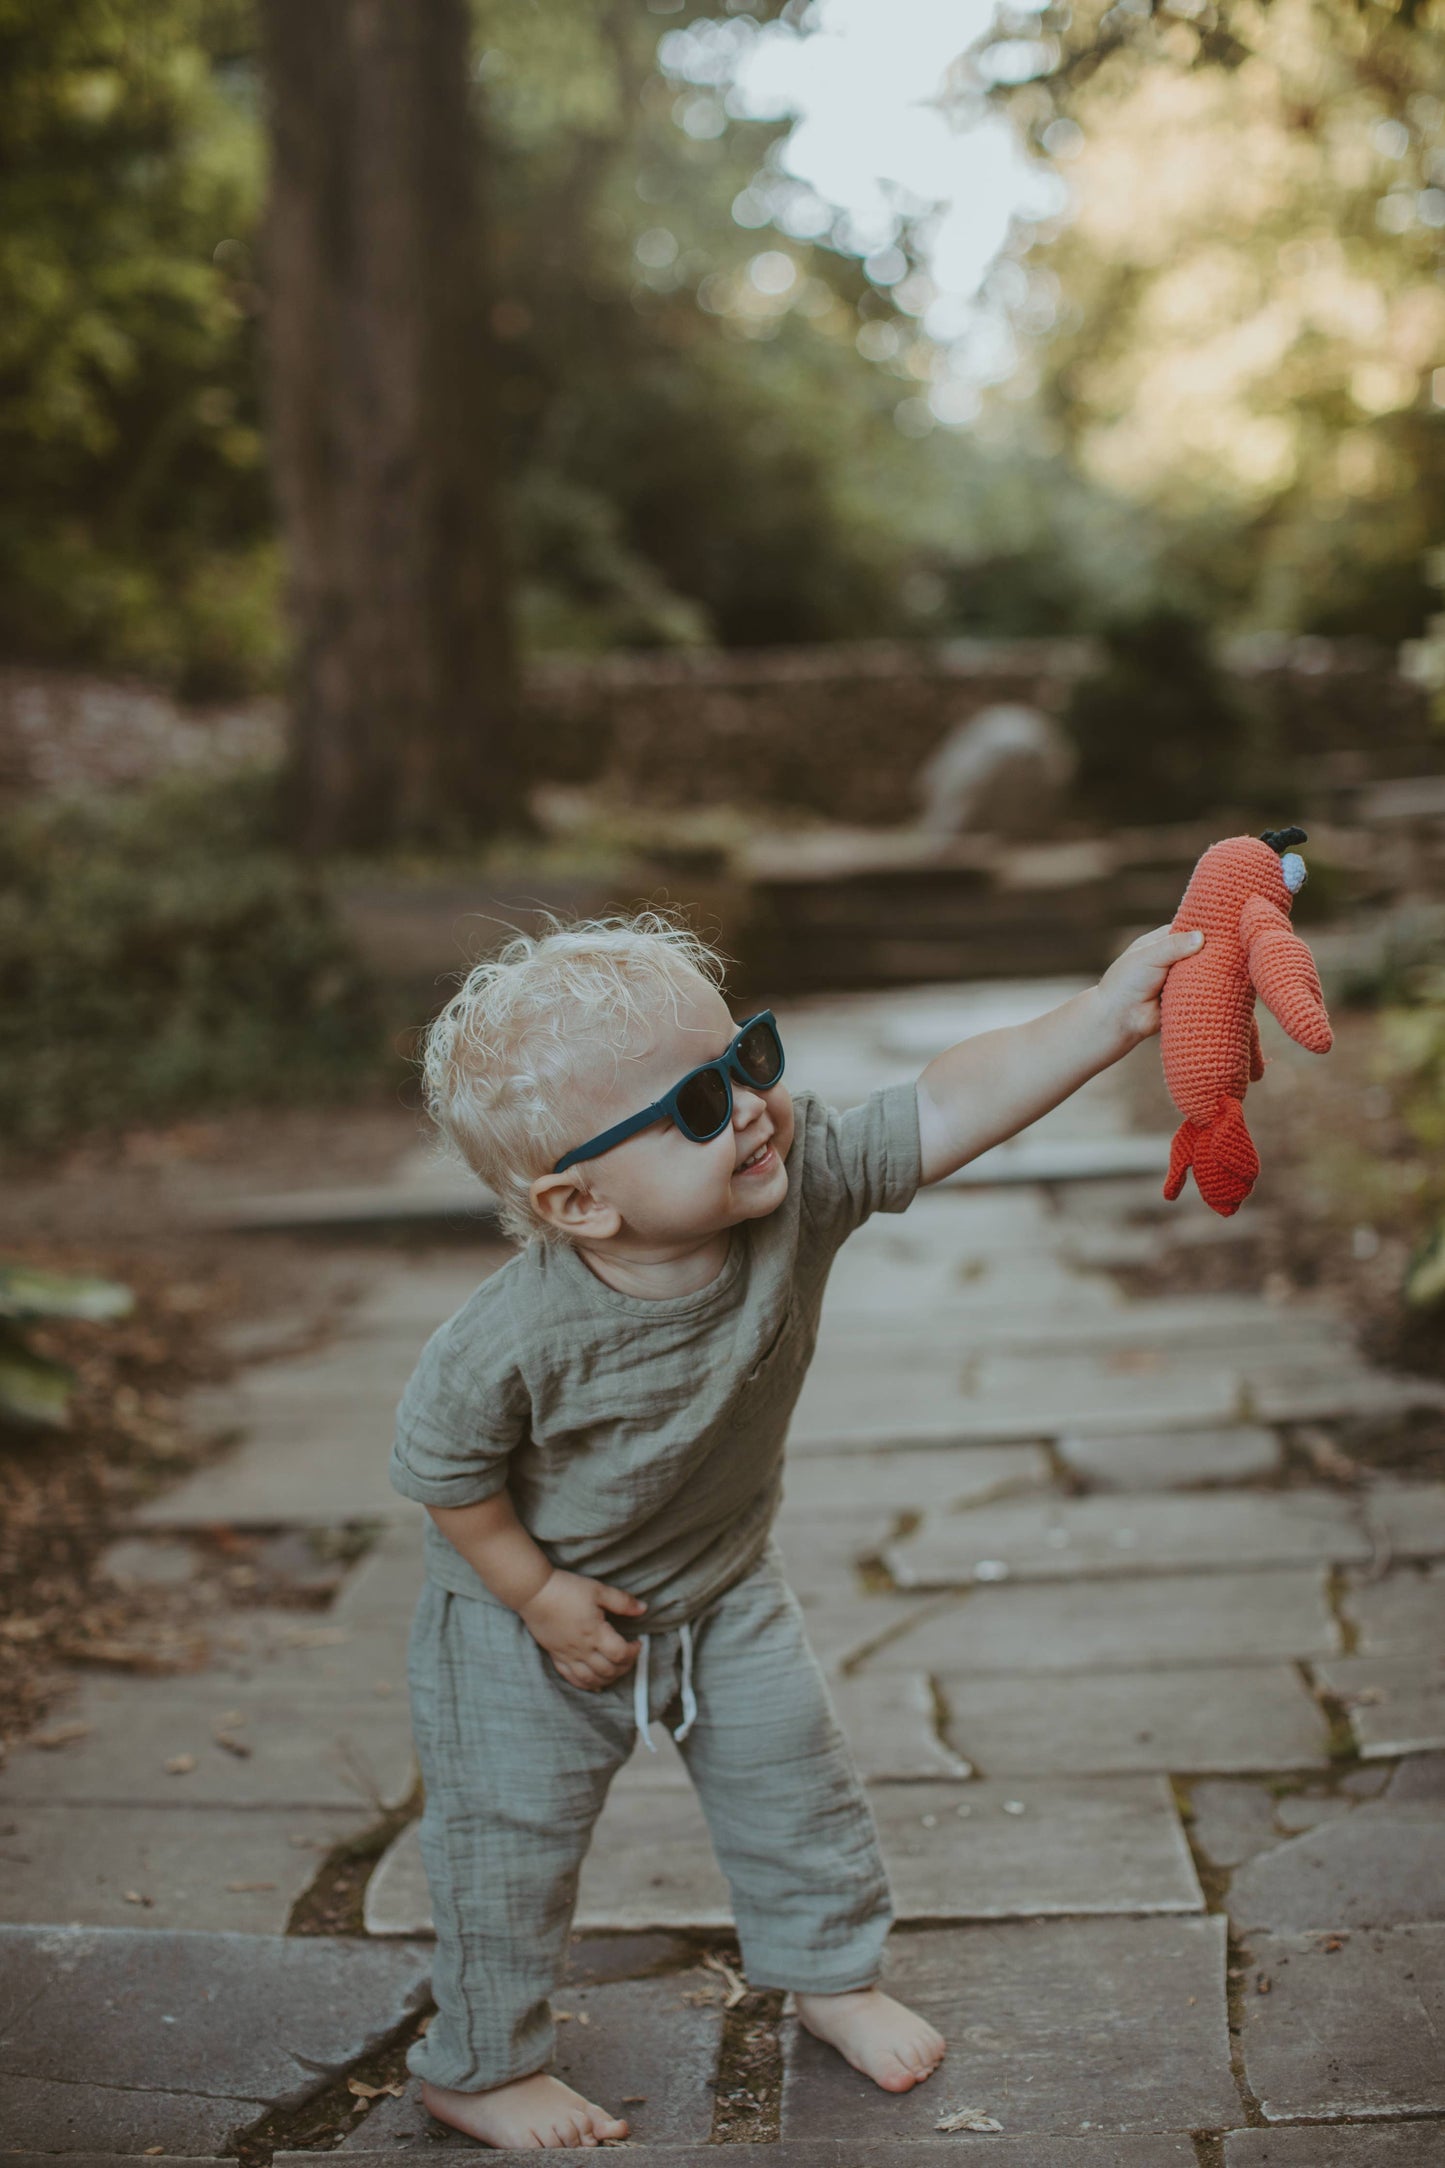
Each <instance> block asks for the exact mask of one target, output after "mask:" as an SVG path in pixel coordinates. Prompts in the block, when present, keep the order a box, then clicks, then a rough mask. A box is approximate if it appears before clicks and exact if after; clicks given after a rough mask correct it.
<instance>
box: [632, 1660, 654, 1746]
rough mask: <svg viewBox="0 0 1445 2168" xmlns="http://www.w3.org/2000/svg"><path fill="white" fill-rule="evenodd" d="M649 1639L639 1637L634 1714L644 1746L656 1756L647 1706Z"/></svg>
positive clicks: (633, 1690)
mask: <svg viewBox="0 0 1445 2168" xmlns="http://www.w3.org/2000/svg"><path fill="white" fill-rule="evenodd" d="M649 1638H650V1637H649V1636H648V1635H647V1634H639V1635H638V1637H637V1639H638V1642H639V1643H640V1648H639V1651H638V1657H637V1662H636V1664H635V1665H634V1667H633V1672H632V1714H633V1716H634V1718H635V1719H636V1723H637V1729H638V1732H639V1733H640V1734H641V1738H642V1743H643V1745H644V1746H645V1747H646V1748H647V1751H648V1753H649V1754H655V1753H656V1752H657V1747H656V1745H655V1744H654V1742H653V1737H652V1718H651V1714H650V1712H649V1710H648V1706H647V1645H648V1640H649Z"/></svg>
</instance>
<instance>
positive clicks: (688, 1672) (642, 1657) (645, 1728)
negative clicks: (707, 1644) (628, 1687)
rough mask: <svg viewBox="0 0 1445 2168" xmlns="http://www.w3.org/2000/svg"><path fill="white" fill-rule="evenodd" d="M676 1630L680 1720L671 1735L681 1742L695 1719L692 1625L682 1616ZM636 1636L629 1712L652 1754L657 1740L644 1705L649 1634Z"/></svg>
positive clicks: (645, 1700) (646, 1705) (650, 1715)
mask: <svg viewBox="0 0 1445 2168" xmlns="http://www.w3.org/2000/svg"><path fill="white" fill-rule="evenodd" d="M678 1631H679V1634H680V1637H681V1641H682V1722H681V1723H680V1724H679V1725H678V1727H677V1730H676V1731H675V1732H674V1733H673V1735H672V1736H673V1738H674V1739H676V1740H677V1742H678V1744H679V1745H681V1743H682V1741H683V1740H684V1739H685V1738H686V1737H687V1735H688V1733H689V1732H690V1731H691V1730H692V1727H693V1725H694V1724H695V1723H696V1722H697V1695H696V1694H695V1693H694V1692H693V1685H692V1628H691V1626H690V1625H689V1624H688V1623H687V1621H686V1619H684V1620H683V1622H682V1625H681V1626H680V1627H679V1629H678ZM637 1638H638V1640H639V1641H640V1642H641V1644H642V1647H641V1650H640V1653H639V1655H638V1658H637V1664H636V1667H635V1669H634V1671H633V1674H632V1714H633V1717H634V1719H635V1720H636V1724H637V1729H638V1732H639V1734H640V1736H641V1738H642V1741H643V1743H644V1745H645V1746H646V1748H647V1751H648V1753H649V1754H655V1753H656V1752H657V1743H656V1741H655V1740H654V1739H653V1736H652V1712H651V1709H650V1707H649V1705H648V1690H647V1668H648V1654H649V1650H648V1643H649V1642H650V1640H651V1638H652V1636H651V1635H650V1634H639V1635H638V1637H637Z"/></svg>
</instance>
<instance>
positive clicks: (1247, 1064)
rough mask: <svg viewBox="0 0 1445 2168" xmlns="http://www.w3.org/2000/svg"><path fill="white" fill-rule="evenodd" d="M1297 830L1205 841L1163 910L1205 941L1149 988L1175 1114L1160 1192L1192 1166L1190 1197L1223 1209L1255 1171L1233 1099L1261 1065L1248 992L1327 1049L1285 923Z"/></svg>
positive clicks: (1299, 884) (1238, 1200)
mask: <svg viewBox="0 0 1445 2168" xmlns="http://www.w3.org/2000/svg"><path fill="white" fill-rule="evenodd" d="M1307 841H1308V838H1307V836H1306V835H1305V831H1304V830H1303V828H1279V829H1270V830H1269V831H1268V832H1267V833H1266V834H1265V835H1263V836H1230V837H1229V838H1228V840H1227V841H1226V842H1224V843H1214V844H1211V846H1210V848H1209V849H1208V850H1207V851H1206V852H1205V853H1204V856H1203V857H1202V858H1201V859H1200V861H1199V863H1198V865H1197V866H1196V867H1195V869H1194V872H1193V875H1192V876H1191V878H1190V882H1189V886H1188V887H1187V888H1186V889H1185V891H1184V901H1183V902H1182V903H1181V904H1180V906H1179V909H1178V911H1177V912H1176V913H1175V915H1174V926H1173V930H1174V932H1175V933H1182V932H1186V931H1192V930H1193V929H1194V928H1196V927H1198V928H1200V929H1201V930H1202V931H1203V934H1204V946H1203V948H1202V949H1200V950H1199V952H1198V954H1197V955H1194V956H1186V957H1184V958H1183V959H1182V960H1181V961H1180V962H1179V963H1177V964H1174V965H1172V966H1171V967H1170V971H1169V976H1168V977H1167V978H1166V979H1165V981H1164V991H1163V994H1162V996H1161V997H1160V1004H1159V1009H1160V1025H1159V1043H1160V1052H1161V1054H1162V1055H1163V1059H1164V1081H1165V1083H1166V1084H1167V1085H1168V1087H1169V1096H1170V1098H1171V1099H1172V1100H1173V1101H1174V1104H1175V1106H1176V1107H1178V1109H1179V1111H1180V1113H1181V1114H1182V1115H1183V1116H1184V1119H1183V1121H1182V1122H1181V1123H1180V1125H1179V1128H1178V1130H1177V1131H1176V1132H1175V1136H1174V1142H1173V1144H1172V1146H1171V1147H1170V1152H1169V1177H1168V1180H1167V1181H1166V1182H1165V1184H1164V1194H1165V1196H1166V1197H1168V1198H1169V1199H1171V1201H1172V1200H1173V1199H1174V1198H1175V1197H1177V1196H1178V1195H1179V1192H1180V1191H1181V1190H1182V1189H1183V1187H1184V1177H1185V1175H1186V1174H1187V1173H1188V1171H1189V1169H1190V1168H1191V1167H1192V1168H1193V1169H1194V1179H1195V1181H1196V1182H1197V1183H1198V1185H1199V1194H1200V1196H1201V1197H1202V1198H1203V1199H1204V1201H1205V1203H1206V1204H1207V1205H1212V1206H1213V1208H1214V1210H1215V1211H1216V1212H1218V1213H1220V1214H1222V1215H1223V1217H1225V1218H1226V1219H1227V1218H1228V1217H1229V1216H1230V1215H1231V1214H1232V1213H1234V1212H1237V1211H1238V1210H1239V1208H1240V1206H1241V1205H1242V1204H1243V1202H1244V1200H1245V1198H1246V1197H1247V1196H1248V1195H1249V1193H1250V1191H1251V1190H1252V1189H1253V1188H1254V1185H1255V1181H1256V1179H1257V1177H1258V1174H1259V1154H1258V1153H1257V1152H1256V1150H1255V1148H1254V1140H1253V1138H1252V1137H1251V1136H1250V1134H1249V1131H1248V1129H1247V1128H1246V1127H1245V1122H1244V1106H1243V1100H1244V1095H1245V1092H1246V1091H1247V1090H1248V1089H1249V1086H1250V1085H1251V1084H1252V1083H1255V1082H1257V1081H1258V1079H1259V1078H1260V1077H1261V1076H1262V1075H1263V1074H1264V1055H1263V1054H1262V1052H1261V1051H1260V1044H1259V1025H1258V1024H1257V1023H1256V1021H1255V1015H1254V1000H1255V995H1256V994H1258V995H1259V997H1260V998H1261V1000H1262V1001H1263V1002H1264V1005H1265V1007H1266V1008H1267V1009H1269V1010H1270V1011H1271V1013H1272V1014H1273V1015H1274V1016H1276V1017H1277V1018H1278V1019H1279V1021H1280V1023H1281V1024H1283V1026H1284V1028H1285V1030H1286V1031H1287V1032H1288V1033H1289V1035H1290V1037H1291V1038H1292V1039H1294V1040H1296V1041H1297V1042H1298V1044H1299V1045H1300V1046H1303V1047H1306V1048H1307V1049H1308V1050H1309V1052H1310V1053H1311V1054H1327V1053H1328V1052H1329V1050H1330V1045H1331V1042H1332V1040H1333V1037H1334V1034H1333V1033H1332V1032H1331V1030H1330V1020H1329V1018H1328V1016H1327V1015H1326V1014H1325V1004H1324V998H1323V996H1322V995H1321V993H1320V982H1319V975H1318V973H1317V972H1316V970H1315V961H1314V958H1313V956H1311V954H1310V952H1309V950H1308V949H1307V948H1306V947H1305V944H1304V942H1303V941H1301V939H1300V937H1299V935H1298V934H1297V933H1295V932H1294V930H1293V929H1292V927H1291V926H1290V922H1289V914H1290V904H1291V901H1292V899H1293V898H1294V897H1295V896H1296V895H1298V893H1299V891H1300V889H1302V888H1303V886H1304V883H1305V863H1304V860H1303V859H1302V858H1301V857H1300V856H1299V854H1298V852H1297V851H1295V850H1294V848H1293V845H1295V844H1296V843H1304V842H1307Z"/></svg>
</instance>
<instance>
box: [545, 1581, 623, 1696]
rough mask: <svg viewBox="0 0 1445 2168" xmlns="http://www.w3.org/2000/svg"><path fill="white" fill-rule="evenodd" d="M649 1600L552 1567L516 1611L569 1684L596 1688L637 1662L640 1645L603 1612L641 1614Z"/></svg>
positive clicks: (618, 1677) (593, 1690)
mask: <svg viewBox="0 0 1445 2168" xmlns="http://www.w3.org/2000/svg"><path fill="white" fill-rule="evenodd" d="M646 1609H647V1605H646V1604H645V1603H644V1602H643V1601H642V1599H641V1597H640V1596H629V1595H628V1594H627V1592H626V1590H625V1589H621V1588H609V1587H608V1585H607V1583H606V1582H605V1581H594V1580H592V1579H591V1578H590V1577H589V1576H588V1575H587V1574H585V1573H563V1572H561V1571H559V1570H558V1569H557V1568H555V1567H554V1568H553V1570H552V1572H551V1573H550V1574H549V1575H548V1577H547V1579H546V1580H545V1581H544V1582H543V1583H542V1586H541V1587H540V1588H539V1589H538V1591H537V1593H536V1595H535V1596H533V1597H532V1598H531V1600H530V1601H529V1602H527V1603H524V1604H523V1605H521V1607H520V1609H519V1611H518V1616H519V1618H520V1619H521V1621H522V1623H523V1625H524V1626H525V1627H526V1629H527V1631H528V1633H529V1634H530V1635H531V1636H532V1639H533V1640H534V1641H536V1642H538V1643H539V1644H540V1646H541V1647H542V1648H544V1649H545V1650H546V1651H547V1654H548V1655H549V1656H550V1657H551V1659H552V1661H553V1663H554V1664H555V1665H556V1667H557V1669H558V1671H559V1672H560V1673H561V1675H562V1677H563V1678H564V1679H565V1680H566V1681H567V1684H568V1685H569V1686H580V1687H581V1688H582V1690H583V1692H584V1693H595V1692H596V1691H597V1689H598V1687H599V1686H610V1685H611V1684H612V1682H613V1680H614V1679H620V1678H621V1676H622V1674H623V1672H624V1671H627V1670H630V1668H631V1667H632V1665H633V1664H635V1663H636V1661H637V1648H638V1644H637V1643H636V1642H635V1641H625V1640H624V1639H623V1637H622V1635H621V1634H620V1633H619V1632H618V1631H617V1628H616V1627H615V1626H614V1625H612V1623H611V1621H610V1620H609V1618H608V1616H607V1614H608V1612H609V1611H612V1612H616V1613H617V1614H618V1615H619V1616H620V1617H622V1618H640V1617H641V1616H642V1614H643V1612H644V1611H645V1610H646Z"/></svg>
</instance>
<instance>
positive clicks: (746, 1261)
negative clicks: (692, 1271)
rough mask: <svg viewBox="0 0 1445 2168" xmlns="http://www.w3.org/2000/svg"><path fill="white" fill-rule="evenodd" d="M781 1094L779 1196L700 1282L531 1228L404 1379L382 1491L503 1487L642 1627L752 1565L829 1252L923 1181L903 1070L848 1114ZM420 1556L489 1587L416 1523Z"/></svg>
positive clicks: (468, 1588) (685, 1609)
mask: <svg viewBox="0 0 1445 2168" xmlns="http://www.w3.org/2000/svg"><path fill="white" fill-rule="evenodd" d="M793 1111H794V1118H795V1124H796V1127H795V1131H794V1136H793V1143H792V1147H791V1149H790V1150H789V1153H788V1158H787V1169H788V1194H787V1196H786V1197H785V1199H784V1200H783V1202H782V1203H781V1204H780V1205H779V1206H778V1208H777V1210H776V1211H774V1212H771V1213H769V1214H768V1215H767V1217H766V1218H763V1219H757V1220H748V1221H744V1222H743V1223H742V1224H741V1225H740V1226H737V1227H735V1228H734V1229H733V1232H732V1241H731V1245H730V1247H729V1251H728V1256H727V1261H726V1263H725V1264H724V1265H723V1268H722V1270H721V1272H720V1273H719V1274H718V1275H717V1277H716V1279H714V1280H713V1281H711V1282H710V1283H709V1285H708V1286H706V1287H704V1288H701V1289H699V1290H698V1291H697V1292H696V1293H695V1294H691V1295H677V1296H671V1297H667V1298H664V1299H662V1300H651V1299H649V1298H647V1297H646V1296H639V1295H624V1294H619V1293H618V1292H617V1291H616V1289H614V1288H611V1287H608V1286H606V1285H605V1283H604V1282H603V1281H601V1280H599V1279H598V1278H597V1276H596V1274H595V1273H593V1272H591V1271H589V1269H588V1267H587V1266H586V1265H585V1264H584V1263H583V1261H582V1259H581V1258H580V1257H579V1256H578V1255H577V1253H576V1251H575V1250H572V1249H570V1248H567V1247H565V1246H563V1245H561V1244H552V1243H540V1242H538V1243H532V1244H531V1245H529V1247H528V1248H526V1249H524V1250H521V1251H519V1253H518V1254H517V1256H515V1257H513V1258H511V1259H510V1260H509V1261H508V1263H507V1264H505V1265H503V1266H502V1268H501V1270H500V1271H499V1272H496V1273H494V1274H493V1276H492V1277H491V1278H490V1279H489V1280H484V1281H483V1282H482V1284H481V1286H480V1287H478V1289H477V1291H476V1293H475V1294H474V1295H472V1296H471V1298H470V1299H469V1300H468V1301H467V1302H466V1303H464V1304H463V1306H462V1308H461V1309H460V1310H458V1311H457V1313H456V1315H455V1316H454V1317H451V1318H449V1319H448V1320H447V1322H446V1324H444V1325H443V1326H441V1327H440V1328H439V1330H438V1331H436V1332H435V1333H433V1335H432V1337H431V1339H430V1340H429V1341H428V1342H427V1344H426V1346H425V1348H424V1349H423V1350H422V1354H421V1359H420V1361H419V1362H418V1363H417V1366H416V1369H415V1371H414V1372H413V1373H412V1376H411V1379H410V1382H409V1383H408V1385H407V1387H406V1390H405V1392H404V1393H403V1395H402V1399H401V1405H400V1407H399V1409H398V1411H397V1428H396V1442H395V1444H394V1446H393V1448H392V1454H391V1470H390V1472H391V1481H392V1484H393V1486H394V1488H395V1489H397V1490H399V1491H400V1492H401V1493H402V1494H403V1496H405V1497H407V1498H417V1499H420V1501H421V1502H422V1504H423V1505H433V1506H466V1505H474V1504H476V1503H477V1502H478V1501H479V1500H480V1499H483V1498H490V1497H493V1496H494V1495H495V1494H496V1492H498V1491H500V1490H501V1489H503V1488H504V1487H505V1488H507V1489H508V1490H509V1491H510V1492H511V1495H512V1500H513V1503H514V1504H515V1506H516V1509H517V1513H518V1516H519V1518H520V1519H521V1521H522V1524H523V1526H524V1527H525V1528H526V1529H527V1530H528V1531H529V1533H530V1534H531V1535H532V1536H533V1538H534V1539H535V1540H536V1542H537V1543H539V1544H540V1545H541V1547H542V1549H543V1550H544V1551H545V1552H546V1554H547V1556H548V1557H549V1558H550V1559H551V1561H552V1563H553V1564H554V1565H555V1566H559V1567H562V1568H564V1569H565V1570H567V1571H569V1572H572V1573H586V1574H592V1575H595V1576H596V1578H597V1579H598V1580H601V1581H608V1582H611V1583H612V1584H613V1585H615V1586H617V1587H620V1588H624V1589H627V1590H628V1591H629V1592H630V1593H631V1594H633V1595H635V1596H641V1597H643V1598H645V1599H646V1601H647V1604H648V1607H649V1608H648V1612H647V1617H646V1625H647V1627H648V1628H649V1630H651V1629H653V1628H659V1629H660V1628H662V1627H666V1626H674V1625H677V1624H678V1623H679V1622H680V1621H681V1620H683V1619H686V1618H691V1617H692V1616H694V1615H695V1614H696V1613H697V1612H699V1611H701V1610H702V1609H704V1608H705V1607H706V1605H707V1604H709V1603H710V1602H711V1601H712V1599H713V1598H714V1596H717V1595H720V1594H721V1592H722V1591H723V1590H724V1589H725V1588H727V1587H729V1586H730V1585H731V1584H732V1582H734V1581H735V1580H737V1579H738V1577H739V1575H741V1574H743V1573H746V1572H747V1570H748V1569H749V1567H750V1566H752V1565H753V1564H754V1563H755V1562H756V1560H757V1558H758V1557H759V1555H760V1554H761V1552H762V1550H763V1548H764V1546H765V1544H766V1542H767V1538H768V1530H769V1528H770V1527H771V1525H772V1521H773V1516H774V1514H775V1513H776V1511H777V1506H778V1499H779V1494H780V1488H781V1480H782V1465H783V1440H784V1437H785V1435H786V1432H787V1428H788V1422H789V1419H790V1417H791V1415H792V1412H793V1408H794V1405H795V1404H796V1401H797V1398H798V1394H799V1392H800V1391H801V1390H802V1384H803V1379H804V1376H805V1375H806V1372H807V1368H808V1363H809V1361H810V1359H811V1357H812V1353H813V1347H814V1344H815V1341H816V1339H817V1332H818V1315H819V1312H820V1310H821V1308H822V1303H823V1289H824V1287H825V1285H826V1282H827V1278H828V1271H829V1267H830V1266H831V1264H832V1262H833V1258H834V1256H835V1255H836V1253H837V1251H838V1248H839V1246H840V1245H841V1244H842V1243H843V1242H844V1241H845V1240H846V1239H847V1237H848V1236H849V1235H850V1234H852V1233H853V1231H854V1230H855V1228H857V1227H859V1226H861V1225H862V1223H863V1221H864V1220H865V1219H867V1218H868V1216H869V1215H870V1213H873V1212H880V1211H881V1212H902V1211H903V1210H904V1209H905V1207H906V1206H907V1205H909V1204H910V1203H911V1202H912V1200H913V1198H914V1196H915V1194H916V1193H917V1190H918V1186H919V1180H920V1155H919V1140H918V1095H917V1088H916V1086H915V1085H914V1084H912V1083H907V1084H895V1085H889V1086H887V1087H885V1088H884V1089H883V1090H881V1091H877V1092H875V1093H874V1094H873V1096H872V1097H871V1098H870V1099H867V1100H865V1101H864V1102H863V1104H862V1105H861V1106H857V1107H852V1108H849V1109H848V1111H847V1112H845V1113H839V1112H838V1111H837V1110H836V1109H835V1108H833V1107H829V1106H825V1105H824V1104H823V1102H822V1101H821V1100H820V1099H818V1098H817V1097H816V1096H815V1095H814V1094H813V1093H811V1092H806V1091H803V1092H798V1093H796V1094H795V1095H794V1099H793ZM426 1569H427V1573H428V1575H429V1577H430V1578H431V1579H432V1580H433V1581H434V1582H436V1583H438V1584H439V1585H440V1586H441V1587H442V1588H444V1589H449V1590H451V1591H453V1592H454V1593H455V1594H457V1595H460V1596H473V1597H478V1598H481V1599H482V1600H483V1601H485V1602H488V1603H495V1602H496V1601H497V1600H498V1599H497V1598H496V1597H494V1596H493V1595H492V1594H491V1593H490V1591H489V1590H488V1589H487V1587H486V1586H485V1584H484V1583H483V1582H482V1581H481V1580H480V1579H479V1577H478V1576H477V1574H476V1573H474V1572H473V1570H472V1568H471V1567H470V1566H469V1565H468V1564H467V1562H466V1560H465V1559H464V1558H463V1557H462V1556H461V1553H460V1552H459V1551H458V1550H457V1549H456V1548H455V1547H454V1545H452V1544H450V1543H449V1542H448V1541H447V1539H446V1537H445V1536H444V1535H442V1533H441V1531H440V1529H439V1528H437V1526H436V1525H435V1523H434V1522H430V1521H429V1522H428V1526H427V1531H426Z"/></svg>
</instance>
